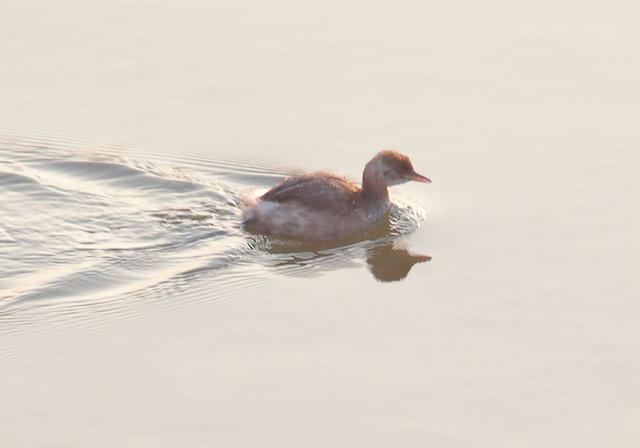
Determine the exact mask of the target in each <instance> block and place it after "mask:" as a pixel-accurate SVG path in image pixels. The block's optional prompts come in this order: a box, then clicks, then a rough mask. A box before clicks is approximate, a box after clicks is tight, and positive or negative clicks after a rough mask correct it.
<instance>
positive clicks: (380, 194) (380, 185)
mask: <svg viewBox="0 0 640 448" xmlns="http://www.w3.org/2000/svg"><path fill="white" fill-rule="evenodd" d="M362 197H363V198H364V200H365V201H366V202H370V203H374V204H388V203H389V190H387V183H386V182H385V181H384V180H383V179H382V176H380V175H379V173H378V170H377V169H375V167H374V166H371V164H370V163H369V164H367V166H366V167H365V169H364V172H363V173H362Z"/></svg>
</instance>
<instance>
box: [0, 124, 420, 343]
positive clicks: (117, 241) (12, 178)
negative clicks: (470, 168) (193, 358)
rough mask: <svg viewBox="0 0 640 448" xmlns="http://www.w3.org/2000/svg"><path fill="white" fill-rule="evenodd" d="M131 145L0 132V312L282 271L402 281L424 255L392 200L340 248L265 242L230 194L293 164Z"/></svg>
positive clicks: (402, 204) (104, 300)
mask: <svg viewBox="0 0 640 448" xmlns="http://www.w3.org/2000/svg"><path fill="white" fill-rule="evenodd" d="M129 149H130V148H126V147H122V146H118V145H115V144H111V145H100V146H98V145H95V144H92V143H91V142H87V141H84V140H81V139H73V138H58V137H55V136H47V135H43V136H32V137H29V138H21V137H19V136H11V135H0V192H1V193H0V194H1V200H0V215H1V216H2V222H1V223H0V322H5V323H10V322H12V323H17V322H19V323H21V324H23V325H30V324H34V323H36V322H37V320H38V318H42V317H43V316H46V317H47V318H50V319H54V320H55V319H61V320H64V319H69V318H70V316H74V319H76V318H77V319H80V317H79V316H80V315H82V314H83V313H87V312H94V311H95V312H97V311H98V310H99V311H100V312H104V313H107V314H114V315H115V314H123V313H124V314H127V313H133V311H131V310H133V309H134V307H135V304H136V303H138V302H145V301H155V302H158V301H159V302H162V303H164V302H163V301H164V299H165V298H167V297H176V296H180V297H181V298H182V300H180V301H178V302H183V303H184V302H187V301H189V300H221V301H223V300H225V298H228V297H231V296H236V295H237V293H238V291H241V290H242V289H243V288H252V287H261V288H264V287H268V284H269V282H270V281H272V280H273V279H274V278H276V277H277V276H278V275H286V276H298V277H309V276H315V275H319V274H321V273H323V272H326V271H328V270H332V269H338V268H351V267H357V266H363V265H367V266H369V268H370V270H371V271H372V273H373V274H374V275H375V276H376V278H378V279H380V280H389V279H397V278H402V277H403V276H404V275H406V274H407V273H408V270H409V269H411V266H412V265H413V264H414V263H416V262H422V261H427V260H426V258H424V257H422V258H420V257H419V256H417V257H416V256H413V255H411V254H408V252H407V251H406V250H404V249H402V248H399V247H397V237H398V236H400V235H403V234H406V233H409V232H412V231H414V230H415V229H416V228H418V227H419V226H420V224H421V222H422V221H423V219H424V211H423V210H421V209H420V208H418V207H416V206H414V205H413V204H411V203H408V202H406V201H403V200H402V199H400V198H395V199H394V203H395V205H394V208H393V210H392V212H391V213H390V215H389V218H388V220H386V221H384V222H382V223H381V224H380V225H379V226H378V227H377V228H375V229H372V230H371V231H368V232H367V233H366V234H363V235H359V236H358V238H355V239H352V240H350V241H344V242H341V244H339V245H338V246H339V247H336V245H335V244H334V245H327V246H323V245H320V246H318V245H304V244H292V243H289V242H282V241H272V240H269V239H267V238H263V237H257V236H251V235H246V234H245V233H244V232H243V231H242V229H241V226H240V210H239V208H238V206H237V204H239V203H240V202H241V200H242V198H243V197H244V196H245V195H246V194H247V192H248V191H250V190H252V189H255V188H256V187H266V186H269V185H272V184H274V183H276V182H278V181H279V180H281V179H282V178H284V177H285V176H287V175H290V174H293V173H294V172H295V171H294V170H288V169H282V168H274V167H271V166H269V165H267V164H263V163H246V162H242V161H234V160H228V159H216V158H213V157H209V156H198V155H188V156H179V155H176V154H175V153H167V152H162V151H152V150H148V151H147V150H145V151H139V153H140V154H141V157H140V158H137V159H133V158H131V157H130V156H129V155H128V154H129V153H130V150H129ZM394 257H395V259H394ZM384 260H392V261H393V267H392V268H385V261H384ZM372 263H373V264H372ZM396 271H397V272H396ZM379 272H381V273H382V274H381V275H378V273H379ZM390 272H392V275H389V273H390ZM385 277H387V278H385ZM163 306H169V307H174V306H180V304H179V303H173V302H172V301H170V300H169V301H168V302H167V303H166V304H165V305H163ZM10 328H11V326H10V325H9V326H7V325H2V326H0V331H10V330H9V329H10Z"/></svg>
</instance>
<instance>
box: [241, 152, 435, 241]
mask: <svg viewBox="0 0 640 448" xmlns="http://www.w3.org/2000/svg"><path fill="white" fill-rule="evenodd" d="M409 180H415V181H418V182H427V183H430V182H431V181H430V180H429V179H428V178H426V177H424V176H422V175H420V174H418V173H416V172H415V170H414V169H413V165H412V164H411V161H410V160H409V158H408V157H407V156H405V155H404V154H400V153H398V152H395V151H381V152H379V153H378V154H376V156H375V157H374V158H373V159H371V161H370V162H369V163H367V165H366V166H365V169H364V172H363V175H362V186H360V185H358V184H356V183H354V182H352V181H350V180H349V179H347V178H345V177H341V176H337V175H335V174H330V173H324V172H316V173H311V174H303V175H300V176H293V177H289V178H287V179H285V180H284V181H282V182H281V183H279V184H278V185H276V186H275V187H273V188H272V189H271V190H269V191H268V192H266V193H265V194H264V195H262V196H260V197H259V198H257V199H256V200H253V201H251V202H249V203H248V204H247V207H246V208H245V210H244V221H243V223H244V226H245V228H246V229H247V230H249V231H251V232H254V233H261V234H266V235H272V236H276V237H281V238H287V239H294V240H305V241H328V240H335V239H340V238H344V237H347V236H349V235H353V234H355V233H358V232H361V231H363V230H365V229H367V228H368V227H369V226H371V225H372V224H374V223H375V222H376V221H377V220H378V219H380V218H381V217H382V216H384V214H385V213H387V211H388V210H389V207H390V202H389V194H388V191H387V186H389V185H397V184H400V183H404V182H407V181H409Z"/></svg>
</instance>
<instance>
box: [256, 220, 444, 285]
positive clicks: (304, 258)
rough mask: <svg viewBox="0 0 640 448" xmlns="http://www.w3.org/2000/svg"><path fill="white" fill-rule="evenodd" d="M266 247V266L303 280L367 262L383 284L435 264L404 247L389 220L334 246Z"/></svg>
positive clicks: (276, 243)
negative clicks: (359, 261) (267, 256)
mask: <svg viewBox="0 0 640 448" xmlns="http://www.w3.org/2000/svg"><path fill="white" fill-rule="evenodd" d="M265 241H266V242H267V244H266V245H265V246H263V247H262V249H263V250H265V251H266V252H268V253H269V254H270V256H271V257H270V258H269V259H268V260H266V263H267V264H269V265H271V266H273V267H276V268H279V269H281V272H282V273H285V274H288V275H294V276H300V277H310V276H315V275H317V274H319V273H322V272H327V271H332V270H336V269H343V268H347V267H356V266H361V263H358V260H362V259H365V260H366V263H367V266H368V268H369V271H370V272H371V274H372V275H373V276H374V277H375V279H376V280H378V281H380V282H393V281H399V280H404V279H405V278H406V277H407V276H408V275H409V272H410V271H411V269H412V268H413V266H414V265H416V264H418V263H425V262H427V261H430V260H431V257H430V256H428V255H420V254H413V253H411V252H409V251H408V250H407V249H405V248H404V247H402V242H401V241H400V235H397V234H394V232H393V230H392V229H391V226H390V223H389V219H383V220H381V222H380V224H379V225H378V226H376V227H375V228H374V229H369V231H367V232H366V233H364V234H362V235H359V236H356V237H353V238H350V239H349V240H342V241H334V242H331V243H304V242H296V243H292V242H284V241H273V240H265ZM258 245H259V246H262V245H261V244H258Z"/></svg>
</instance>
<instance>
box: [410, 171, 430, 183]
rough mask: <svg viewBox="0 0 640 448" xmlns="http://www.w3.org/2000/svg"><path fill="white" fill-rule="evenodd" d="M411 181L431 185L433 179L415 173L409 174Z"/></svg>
mask: <svg viewBox="0 0 640 448" xmlns="http://www.w3.org/2000/svg"><path fill="white" fill-rule="evenodd" d="M409 180H415V181H416V182H422V183H424V184H430V183H431V179H429V178H428V177H427V176H423V175H422V174H418V173H416V172H415V171H414V172H413V173H411V174H409Z"/></svg>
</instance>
